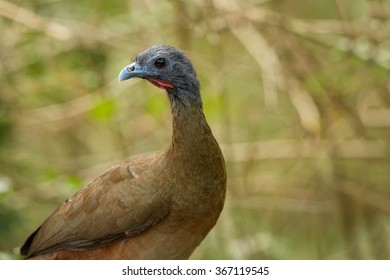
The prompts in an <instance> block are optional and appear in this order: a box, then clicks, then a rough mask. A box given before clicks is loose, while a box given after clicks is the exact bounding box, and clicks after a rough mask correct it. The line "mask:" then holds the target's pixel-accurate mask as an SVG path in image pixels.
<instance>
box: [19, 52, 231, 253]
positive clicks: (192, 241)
mask: <svg viewBox="0 0 390 280" xmlns="http://www.w3.org/2000/svg"><path fill="white" fill-rule="evenodd" d="M131 78H142V79H146V80H148V81H149V82H151V83H152V84H153V85H155V86H157V87H159V88H162V89H165V90H166V92H167V96H168V99H169V101H170V105H171V111H172V120H173V130H172V141H171V144H170V146H169V147H168V148H167V149H166V150H165V151H163V152H160V153H157V154H151V155H146V156H139V157H136V158H133V159H130V160H127V161H125V162H123V163H121V164H118V165H116V166H114V167H112V168H111V169H109V170H108V171H106V173H104V174H103V175H102V176H100V177H98V178H97V179H95V180H94V181H92V182H90V183H89V184H88V185H87V186H86V187H84V188H83V189H81V190H80V191H79V192H77V193H76V194H74V195H73V196H71V197H70V198H69V199H67V200H66V201H65V202H64V203H62V204H61V205H60V206H59V207H58V208H57V210H55V211H54V213H52V214H51V215H50V216H49V217H48V218H47V220H46V221H45V222H44V223H43V224H42V225H41V226H40V227H39V228H38V229H37V230H36V231H35V232H34V233H32V234H31V235H30V237H28V238H27V240H26V241H25V243H24V245H23V246H22V248H21V250H20V252H21V255H23V256H25V257H26V258H28V259H187V258H189V257H190V255H191V254H192V252H193V251H194V250H195V248H196V247H197V246H198V245H199V244H200V243H201V241H202V240H203V239H204V238H205V236H206V235H207V233H208V232H209V231H210V230H211V229H212V228H213V226H214V225H215V223H216V222H217V219H218V217H219V215H220V213H221V210H222V208H223V205H224V200H225V190H226V171H225V163H224V159H223V156H222V153H221V150H220V148H219V146H218V143H217V142H216V140H215V139H214V137H213V135H212V133H211V130H210V127H209V125H208V124H207V121H206V119H205V116H204V114H203V109H202V100H201V96H200V92H199V81H198V79H197V77H196V72H195V70H194V68H193V66H192V64H191V62H190V61H189V60H188V59H187V58H186V56H185V55H184V53H183V52H181V51H179V50H177V49H175V48H173V47H170V46H162V45H160V46H153V47H151V48H150V49H147V50H146V51H144V52H142V53H140V54H138V55H137V56H136V58H135V60H134V62H133V63H131V64H130V65H128V66H127V67H126V68H124V69H123V70H122V71H121V72H120V74H119V80H120V81H123V80H127V79H131Z"/></svg>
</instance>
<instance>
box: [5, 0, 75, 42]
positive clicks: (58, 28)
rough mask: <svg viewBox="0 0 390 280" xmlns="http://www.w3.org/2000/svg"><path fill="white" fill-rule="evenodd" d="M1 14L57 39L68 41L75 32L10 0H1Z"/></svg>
mask: <svg viewBox="0 0 390 280" xmlns="http://www.w3.org/2000/svg"><path fill="white" fill-rule="evenodd" d="M0 15H1V16H3V17H6V18H8V19H10V20H13V21H15V22H17V23H20V24H22V25H24V26H26V27H27V28H31V29H35V30H38V31H41V32H43V33H46V34H47V35H48V36H50V37H53V38H55V39H57V40H61V41H67V40H69V39H71V38H72V37H73V32H72V30H70V29H69V28H68V27H66V26H63V25H61V24H59V23H56V22H53V21H49V20H47V19H45V18H43V17H41V16H39V15H38V14H36V13H34V12H32V11H30V10H27V9H25V8H23V7H20V6H18V5H15V4H13V3H10V2H8V1H4V0H0Z"/></svg>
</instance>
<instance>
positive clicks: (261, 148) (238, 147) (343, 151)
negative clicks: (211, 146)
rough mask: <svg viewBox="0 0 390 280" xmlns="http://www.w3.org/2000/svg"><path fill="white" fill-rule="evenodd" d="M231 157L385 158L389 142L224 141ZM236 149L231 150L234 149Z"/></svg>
mask: <svg viewBox="0 0 390 280" xmlns="http://www.w3.org/2000/svg"><path fill="white" fill-rule="evenodd" d="M221 146H222V150H223V152H224V154H225V156H226V158H227V160H228V161H232V162H244V161H251V160H269V159H294V158H316V157H320V156H324V155H326V156H334V157H338V158H350V159H385V158H386V152H387V145H386V142H385V141H381V140H372V141H369V140H342V141H337V140H335V141H331V140H323V141H311V140H270V141H263V142H251V143H235V144H228V145H227V144H224V145H221ZM232 149H233V150H234V151H236V153H234V155H233V154H231V153H229V151H230V150H232Z"/></svg>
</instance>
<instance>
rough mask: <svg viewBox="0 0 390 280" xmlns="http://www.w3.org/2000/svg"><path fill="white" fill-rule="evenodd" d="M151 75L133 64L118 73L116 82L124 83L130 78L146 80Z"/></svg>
mask: <svg viewBox="0 0 390 280" xmlns="http://www.w3.org/2000/svg"><path fill="white" fill-rule="evenodd" d="M150 76H151V73H150V72H149V71H147V70H145V69H144V68H143V67H142V66H140V65H139V64H138V63H136V62H133V63H131V64H129V65H127V66H126V67H125V68H123V70H122V71H121V72H120V73H119V76H118V80H119V81H120V82H121V81H124V80H128V79H132V78H147V77H150Z"/></svg>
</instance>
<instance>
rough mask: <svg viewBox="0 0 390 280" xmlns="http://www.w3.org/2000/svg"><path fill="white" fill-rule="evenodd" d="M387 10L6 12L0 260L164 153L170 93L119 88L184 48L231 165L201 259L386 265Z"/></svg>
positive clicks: (127, 6)
mask: <svg viewBox="0 0 390 280" xmlns="http://www.w3.org/2000/svg"><path fill="white" fill-rule="evenodd" d="M389 38H390V1H385V0H376V1H374V0H318V1H312V0H273V1H272V0H269V1H266V0H251V1H238V0H213V1H207V0H195V1H184V0H175V1H152V0H143V1H138V0H137V1H135V0H134V1H131V0H127V1H123V0H111V1H104V0H85V1H76V0H67V1H65V0H30V1H22V0H19V1H17V0H13V1H10V0H9V1H3V0H0V258H1V259H15V258H18V250H19V247H20V246H21V245H22V244H23V242H24V240H25V238H27V236H28V235H29V234H30V233H31V232H32V231H33V230H35V229H36V228H37V227H38V226H39V225H40V224H41V223H42V222H43V220H44V219H45V218H46V217H47V216H48V215H49V214H50V213H51V212H52V211H53V210H54V209H55V208H56V207H57V206H58V205H59V204H60V203H61V202H63V201H64V200H65V199H66V198H67V197H68V196H70V195H71V194H73V193H74V192H76V191H77V190H78V189H80V188H81V187H82V186H83V185H85V184H86V183H87V182H89V181H90V180H92V179H94V178H95V177H97V176H99V175H100V174H101V173H102V172H103V171H105V170H106V169H108V168H109V167H110V166H111V165H113V164H115V163H117V162H119V161H121V160H123V159H126V158H127V157H130V156H133V155H137V154H142V153H146V152H151V151H157V150H161V149H163V148H165V147H166V146H167V145H168V144H169V141H170V135H171V116H170V111H169V105H168V101H167V98H166V96H165V94H164V93H163V92H162V91H161V90H159V89H157V88H155V87H153V86H152V85H150V84H149V83H147V82H145V81H141V80H135V81H130V82H126V83H121V84H119V83H118V82H117V76H118V73H119V71H120V70H121V69H122V68H123V67H124V66H126V65H127V64H128V63H129V62H130V61H131V59H132V58H134V57H135V55H136V54H137V53H138V52H140V51H142V50H144V49H145V48H148V47H150V46H151V45H154V44H170V45H173V46H176V47H178V48H181V49H182V50H184V51H185V52H186V53H187V55H188V57H189V58H190V59H191V60H192V61H193V64H194V65H195V67H196V69H197V71H198V75H199V79H200V80H201V84H202V96H203V100H204V107H205V114H206V116H207V118H208V121H209V123H210V125H211V127H212V129H213V132H214V134H215V136H216V138H217V140H218V141H219V143H220V144H221V146H222V149H223V151H224V154H225V158H226V161H227V169H228V192H227V199H226V204H225V208H224V211H223V212H222V215H221V217H220V220H219V221H218V224H217V226H216V227H215V228H214V229H213V230H212V232H211V233H210V234H209V235H208V237H207V238H206V239H205V241H204V242H203V243H202V244H201V246H200V247H199V248H198V249H197V250H196V251H195V253H194V254H193V256H192V258H193V259H389V258H390V252H389V248H390V244H389V242H390V239H389V236H390V216H389V212H390V162H389V159H390V150H389V147H390V146H389V145H390V80H389V74H390V40H389Z"/></svg>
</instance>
